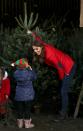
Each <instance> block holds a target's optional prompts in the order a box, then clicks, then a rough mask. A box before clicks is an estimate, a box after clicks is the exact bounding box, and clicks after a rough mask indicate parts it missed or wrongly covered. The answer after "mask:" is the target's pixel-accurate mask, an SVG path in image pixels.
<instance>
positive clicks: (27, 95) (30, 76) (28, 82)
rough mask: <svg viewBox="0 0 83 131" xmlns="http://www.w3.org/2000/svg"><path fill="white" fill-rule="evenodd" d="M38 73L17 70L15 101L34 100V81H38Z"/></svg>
mask: <svg viewBox="0 0 83 131" xmlns="http://www.w3.org/2000/svg"><path fill="white" fill-rule="evenodd" d="M36 77H37V76H36V73H35V72H34V71H33V70H30V69H17V70H16V71H15V72H14V78H15V80H16V82H17V85H16V93H15V100H16V101H29V100H33V99H34V95H35V91H34V88H33V83H32V82H33V81H34V80H36Z"/></svg>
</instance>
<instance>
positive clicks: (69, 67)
mask: <svg viewBox="0 0 83 131" xmlns="http://www.w3.org/2000/svg"><path fill="white" fill-rule="evenodd" d="M27 34H31V35H32V36H33V37H34V38H35V41H34V42H33V44H32V48H33V51H34V53H35V54H36V55H37V56H38V58H39V60H40V61H41V60H43V61H44V62H45V63H46V64H47V65H49V66H52V67H54V68H56V69H57V72H58V75H59V79H60V80H61V81H62V84H61V105H62V106H61V111H60V116H61V117H60V118H61V119H64V118H65V117H66V115H67V108H68V92H69V88H70V87H71V83H72V80H73V77H74V74H75V69H76V65H75V62H74V60H73V59H72V58H71V57H70V56H69V55H67V54H65V53H64V52H62V51H60V50H59V49H57V48H55V47H53V46H52V45H51V44H47V43H45V42H44V41H42V40H41V38H40V37H38V36H36V34H35V33H33V32H31V31H30V30H28V31H27Z"/></svg>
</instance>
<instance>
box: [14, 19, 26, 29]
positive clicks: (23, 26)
mask: <svg viewBox="0 0 83 131" xmlns="http://www.w3.org/2000/svg"><path fill="white" fill-rule="evenodd" d="M15 19H16V21H17V23H18V25H19V26H20V27H21V28H23V29H24V26H23V25H22V24H21V23H20V22H19V20H18V18H17V17H15Z"/></svg>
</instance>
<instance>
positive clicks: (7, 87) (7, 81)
mask: <svg viewBox="0 0 83 131" xmlns="http://www.w3.org/2000/svg"><path fill="white" fill-rule="evenodd" d="M5 95H8V96H9V95H10V80H9V78H7V79H6V80H5Z"/></svg>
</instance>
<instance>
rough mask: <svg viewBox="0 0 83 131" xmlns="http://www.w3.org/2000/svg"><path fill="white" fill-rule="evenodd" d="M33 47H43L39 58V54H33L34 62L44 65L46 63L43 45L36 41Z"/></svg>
mask: <svg viewBox="0 0 83 131" xmlns="http://www.w3.org/2000/svg"><path fill="white" fill-rule="evenodd" d="M32 46H37V47H41V48H42V51H41V55H40V56H38V55H37V54H35V52H34V53H33V62H34V61H39V63H43V62H44V46H43V44H41V43H40V42H38V41H36V40H35V41H34V42H33V43H32Z"/></svg>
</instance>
